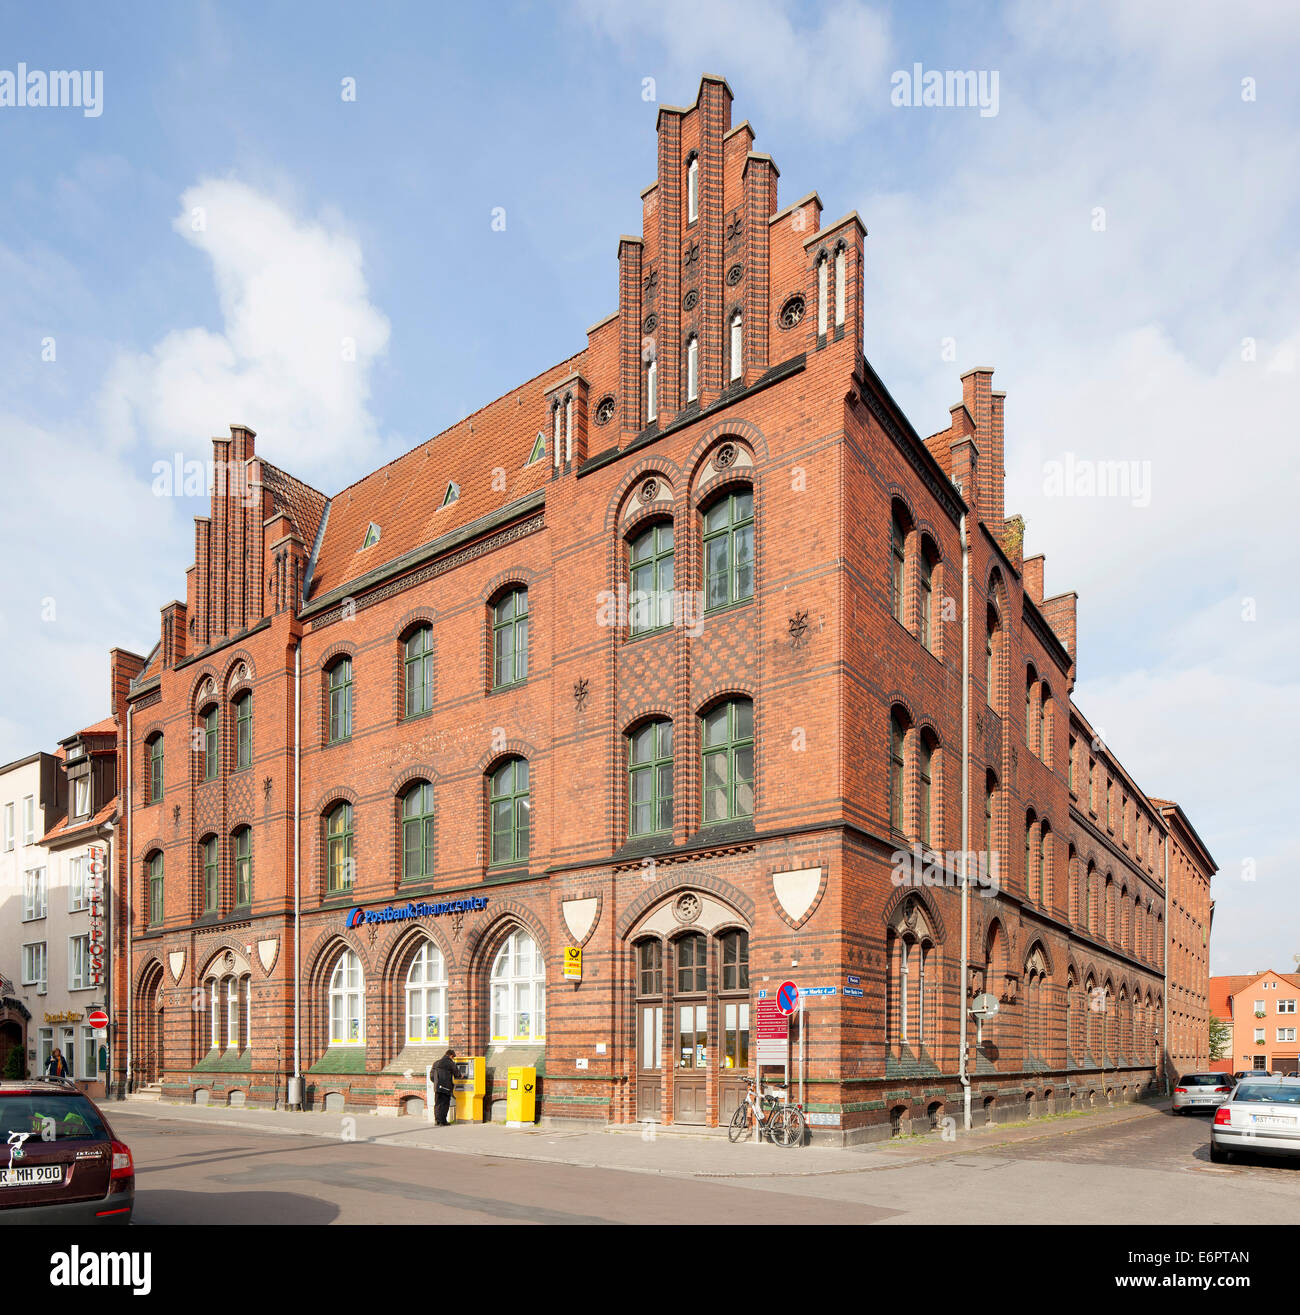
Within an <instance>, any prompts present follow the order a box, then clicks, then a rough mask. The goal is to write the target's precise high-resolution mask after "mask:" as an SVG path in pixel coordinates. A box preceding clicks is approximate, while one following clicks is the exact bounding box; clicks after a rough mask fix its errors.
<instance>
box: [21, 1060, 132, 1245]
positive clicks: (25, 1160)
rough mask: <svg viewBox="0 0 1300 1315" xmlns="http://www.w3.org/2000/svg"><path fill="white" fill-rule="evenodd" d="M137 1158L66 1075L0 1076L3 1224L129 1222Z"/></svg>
mask: <svg viewBox="0 0 1300 1315" xmlns="http://www.w3.org/2000/svg"><path fill="white" fill-rule="evenodd" d="M134 1207H135V1164H134V1162H133V1161H132V1159H131V1152H130V1150H129V1149H128V1148H127V1146H126V1144H125V1143H124V1142H122V1141H120V1140H119V1139H118V1138H117V1137H116V1136H115V1135H114V1133H113V1129H112V1127H111V1126H110V1125H109V1122H108V1120H107V1119H106V1118H105V1117H104V1113H103V1111H102V1110H101V1109H100V1108H99V1106H97V1105H96V1104H95V1102H94V1101H93V1100H91V1099H90V1097H89V1096H87V1095H85V1094H84V1093H83V1092H82V1091H80V1090H79V1089H78V1088H77V1087H76V1086H75V1085H74V1084H73V1083H71V1082H69V1081H67V1080H66V1079H64V1078H29V1079H26V1080H25V1081H17V1080H13V1079H10V1080H6V1081H0V1225H4V1224H35V1223H39V1224H56V1223H57V1224H108V1223H111V1224H129V1223H130V1222H131V1211H132V1210H133V1209H134Z"/></svg>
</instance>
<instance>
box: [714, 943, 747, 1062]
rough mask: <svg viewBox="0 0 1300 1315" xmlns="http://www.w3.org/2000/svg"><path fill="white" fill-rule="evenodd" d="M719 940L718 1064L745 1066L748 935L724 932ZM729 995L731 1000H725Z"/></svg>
mask: <svg viewBox="0 0 1300 1315" xmlns="http://www.w3.org/2000/svg"><path fill="white" fill-rule="evenodd" d="M719 939H720V941H721V945H720V947H719V949H720V957H721V959H722V986H721V989H720V990H719V992H718V994H719V996H720V997H721V999H720V1004H721V1005H722V1067H723V1068H727V1069H747V1068H748V1067H749V934H748V933H747V932H743V931H729V932H724V933H723V934H722V936H721V937H720V938H719ZM729 995H733V996H735V997H736V998H735V999H728V998H727V997H728V996H729Z"/></svg>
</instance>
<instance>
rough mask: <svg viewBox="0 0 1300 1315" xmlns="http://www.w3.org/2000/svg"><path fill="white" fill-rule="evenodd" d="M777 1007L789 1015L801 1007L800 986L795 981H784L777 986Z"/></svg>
mask: <svg viewBox="0 0 1300 1315" xmlns="http://www.w3.org/2000/svg"><path fill="white" fill-rule="evenodd" d="M776 1007H777V1008H778V1009H779V1010H780V1011H781V1012H782V1013H783V1014H785V1015H786V1016H787V1017H789V1016H790V1015H791V1014H792V1013H794V1011H795V1010H796V1009H798V1008H799V988H798V987H797V986H796V985H795V984H794V983H793V982H782V983H781V985H780V986H778V987H777V988H776Z"/></svg>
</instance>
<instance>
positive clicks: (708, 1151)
mask: <svg viewBox="0 0 1300 1315" xmlns="http://www.w3.org/2000/svg"><path fill="white" fill-rule="evenodd" d="M1168 1107H1169V1102H1168V1101H1149V1102H1145V1103H1141V1104H1134V1105H1119V1106H1116V1107H1115V1108H1113V1109H1103V1110H1097V1111H1093V1112H1090V1113H1088V1114H1083V1115H1080V1116H1078V1117H1073V1118H1071V1117H1056V1118H1050V1117H1048V1118H1042V1119H1034V1120H1032V1121H1030V1122H1029V1123H1028V1124H1026V1125H1025V1126H1023V1127H1014V1126H994V1127H991V1128H988V1127H986V1128H978V1129H974V1130H972V1131H971V1132H969V1133H959V1134H958V1137H957V1140H955V1141H950V1142H945V1141H942V1140H941V1139H940V1137H939V1135H938V1134H937V1133H932V1134H928V1135H926V1136H924V1137H914V1138H908V1139H906V1140H900V1141H885V1142H875V1143H872V1144H870V1145H868V1146H863V1147H855V1148H851V1149H845V1148H839V1147H818V1146H808V1147H804V1148H802V1149H799V1148H791V1149H786V1148H783V1147H778V1146H772V1145H770V1144H768V1143H766V1142H763V1143H760V1144H758V1145H755V1144H754V1143H752V1142H742V1143H739V1144H736V1145H733V1144H732V1143H731V1142H729V1141H728V1140H727V1138H726V1136H725V1135H719V1132H718V1131H713V1130H710V1131H709V1132H708V1133H699V1134H691V1133H678V1132H668V1131H664V1132H659V1131H658V1129H657V1128H656V1126H655V1125H653V1124H651V1125H647V1126H646V1127H644V1128H643V1129H642V1130H641V1132H640V1133H639V1134H638V1132H637V1131H635V1130H632V1129H627V1130H624V1129H617V1130H606V1129H605V1128H604V1127H602V1128H599V1129H593V1130H591V1131H587V1130H585V1129H582V1128H573V1127H571V1126H561V1127H546V1126H544V1127H538V1128H522V1129H519V1128H507V1127H505V1126H504V1125H503V1124H499V1123H496V1124H494V1123H479V1124H469V1123H456V1124H452V1125H451V1126H450V1127H447V1128H439V1127H437V1125H435V1124H433V1123H426V1122H424V1121H423V1120H417V1119H414V1118H411V1119H393V1118H391V1117H383V1116H379V1115H373V1114H337V1113H330V1114H325V1113H297V1112H292V1111H289V1110H249V1109H243V1110H230V1109H223V1108H220V1107H216V1108H214V1107H212V1106H199V1105H169V1104H166V1103H162V1102H151V1101H135V1100H127V1101H113V1102H109V1103H107V1104H106V1105H105V1107H104V1109H105V1113H106V1114H107V1115H108V1116H109V1118H110V1119H112V1118H113V1117H114V1116H115V1115H116V1114H119V1113H121V1114H129V1115H140V1116H141V1117H144V1118H153V1119H160V1120H164V1121H168V1122H176V1123H191V1124H198V1125H203V1126H207V1127H211V1128H245V1129H249V1130H255V1131H257V1132H261V1133H271V1134H279V1135H284V1134H291V1135H294V1136H303V1137H320V1138H326V1139H328V1140H331V1141H333V1140H342V1141H356V1142H372V1143H376V1144H382V1145H385V1146H409V1147H415V1148H419V1149H421V1150H431V1151H441V1152H443V1153H444V1154H450V1155H481V1156H489V1157H492V1158H494V1159H502V1160H532V1161H535V1162H540V1163H548V1164H565V1165H571V1166H574V1167H577V1168H585V1169H618V1170H622V1171H624V1172H627V1173H654V1174H667V1175H670V1176H673V1177H687V1178H805V1177H819V1176H822V1175H827V1174H854V1173H864V1172H868V1171H871V1170H876V1169H896V1168H899V1167H900V1166H903V1165H907V1164H920V1163H925V1162H927V1161H930V1160H945V1159H950V1158H951V1157H953V1156H955V1155H971V1154H975V1153H978V1152H980V1151H984V1150H988V1149H990V1148H992V1147H997V1146H1007V1145H1013V1144H1016V1143H1020V1142H1034V1141H1044V1140H1047V1139H1050V1138H1053V1137H1064V1136H1070V1135H1072V1134H1075V1133H1079V1132H1086V1131H1090V1130H1093V1129H1097V1128H1101V1127H1106V1126H1110V1125H1113V1124H1117V1123H1126V1122H1129V1121H1130V1120H1133V1119H1149V1118H1154V1117H1156V1116H1157V1114H1158V1113H1159V1112H1161V1111H1162V1110H1165V1109H1168Z"/></svg>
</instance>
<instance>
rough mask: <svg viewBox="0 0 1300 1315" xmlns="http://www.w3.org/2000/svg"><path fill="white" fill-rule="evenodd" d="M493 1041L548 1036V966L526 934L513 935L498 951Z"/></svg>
mask: <svg viewBox="0 0 1300 1315" xmlns="http://www.w3.org/2000/svg"><path fill="white" fill-rule="evenodd" d="M488 985H489V991H490V995H491V1001H492V1040H493V1041H505V1042H509V1041H541V1040H544V1039H545V1037H546V965H545V963H544V962H543V961H542V956H541V954H540V952H539V951H538V949H537V946H536V945H535V944H534V942H533V938H532V937H531V936H530V935H529V934H528V933H527V932H526V931H516V932H512V933H511V934H510V935H509V936H508V937H507V938H506V941H505V944H504V945H502V947H501V948H500V949H499V950H498V951H497V956H496V958H495V960H493V963H492V974H491V977H490V980H489V984H488Z"/></svg>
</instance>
